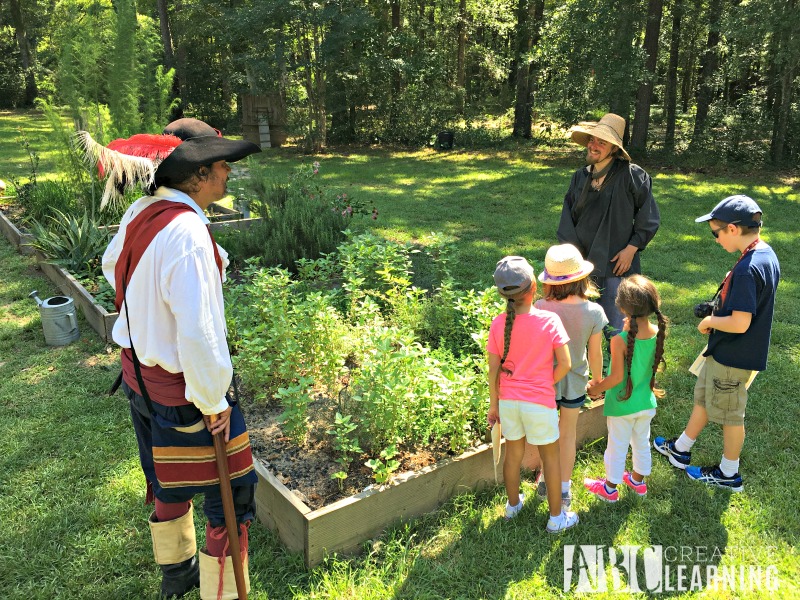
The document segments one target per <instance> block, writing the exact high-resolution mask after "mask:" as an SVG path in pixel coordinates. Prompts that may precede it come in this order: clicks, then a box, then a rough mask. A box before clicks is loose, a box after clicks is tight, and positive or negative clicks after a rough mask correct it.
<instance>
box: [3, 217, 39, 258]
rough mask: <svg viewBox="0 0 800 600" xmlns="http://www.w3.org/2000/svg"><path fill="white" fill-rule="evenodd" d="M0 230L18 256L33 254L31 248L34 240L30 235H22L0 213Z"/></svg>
mask: <svg viewBox="0 0 800 600" xmlns="http://www.w3.org/2000/svg"><path fill="white" fill-rule="evenodd" d="M0 230H2V232H3V235H4V236H5V237H6V239H7V240H8V241H9V242H11V245H12V246H14V247H15V248H16V249H17V252H19V253H20V254H33V252H34V249H33V246H31V243H33V240H34V239H35V238H34V237H33V235H32V234H30V233H22V232H21V231H20V230H19V229H18V228H17V226H16V225H14V223H12V222H11V220H10V219H9V218H8V217H7V216H6V215H5V213H3V211H0Z"/></svg>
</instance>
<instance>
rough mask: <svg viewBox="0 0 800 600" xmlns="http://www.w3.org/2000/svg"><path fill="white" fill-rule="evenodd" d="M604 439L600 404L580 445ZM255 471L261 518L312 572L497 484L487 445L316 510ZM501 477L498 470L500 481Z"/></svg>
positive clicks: (581, 422) (262, 470) (591, 411)
mask: <svg viewBox="0 0 800 600" xmlns="http://www.w3.org/2000/svg"><path fill="white" fill-rule="evenodd" d="M604 435H606V421H605V418H604V417H603V402H602V401H598V402H594V403H592V405H591V406H590V407H589V408H588V409H586V410H584V411H582V412H581V414H580V416H579V417H578V437H577V442H578V444H579V445H580V444H583V443H584V442H586V441H589V440H595V439H597V438H600V437H603V436H604ZM528 466H530V465H528ZM255 467H256V473H257V474H258V480H259V481H258V486H257V487H256V514H257V516H258V518H259V520H260V521H261V522H262V523H264V524H265V525H266V526H267V527H269V528H270V529H272V530H273V531H275V532H276V533H277V534H278V536H279V537H280V539H281V541H282V542H283V544H284V545H285V546H286V548H288V549H289V550H290V551H293V552H302V553H303V560H304V562H305V564H306V566H307V567H309V568H311V567H314V566H316V565H318V564H320V563H321V562H322V560H323V559H324V558H325V556H326V555H328V554H332V553H334V552H337V553H343V554H347V553H353V552H355V551H357V550H358V549H359V548H360V547H361V545H362V544H363V543H364V542H365V541H366V540H368V539H370V538H372V537H374V536H375V535H377V534H379V533H380V532H382V531H383V530H384V529H385V528H386V527H388V526H389V525H392V524H393V523H396V522H399V521H405V520H408V519H411V518H413V517H417V516H420V515H422V514H425V513H427V512H430V511H432V510H434V509H436V508H437V507H438V506H440V505H441V504H443V503H444V502H446V501H447V500H449V499H450V498H452V497H453V496H456V495H458V494H462V493H465V492H469V491H472V490H479V489H483V488H486V487H488V486H492V485H495V481H494V466H493V464H492V448H491V446H490V445H487V444H484V445H481V446H479V447H477V448H474V449H472V450H468V451H467V452H465V453H464V454H462V455H460V456H457V457H455V458H450V459H446V460H443V461H441V462H439V463H436V464H435V465H432V466H430V467H426V468H424V469H422V470H420V471H415V472H412V473H403V474H400V475H398V476H397V477H395V478H394V479H393V480H392V482H391V483H390V484H389V485H386V486H381V487H376V488H372V489H368V490H365V491H363V492H360V493H358V494H356V495H354V496H350V497H349V498H343V499H342V500H339V501H338V502H335V503H333V504H331V505H329V506H325V507H323V508H319V509H317V510H312V509H311V508H309V507H308V506H306V505H305V504H304V503H303V502H301V501H300V500H299V499H298V497H297V496H295V494H294V493H292V492H291V491H290V490H289V489H288V488H287V487H286V486H285V485H283V484H282V483H281V482H280V481H279V480H278V479H277V478H276V477H275V476H274V475H273V474H272V473H270V471H269V470H268V469H267V468H266V467H264V466H263V465H262V464H261V463H260V461H259V460H258V459H256V460H255ZM502 477H503V474H502V466H499V467H498V478H499V480H500V481H502Z"/></svg>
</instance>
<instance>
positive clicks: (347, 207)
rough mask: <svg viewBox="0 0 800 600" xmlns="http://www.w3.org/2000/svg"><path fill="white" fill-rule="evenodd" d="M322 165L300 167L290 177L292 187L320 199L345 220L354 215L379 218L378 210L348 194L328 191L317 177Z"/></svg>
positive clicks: (310, 196)
mask: <svg viewBox="0 0 800 600" xmlns="http://www.w3.org/2000/svg"><path fill="white" fill-rule="evenodd" d="M320 168H321V165H320V163H319V161H314V162H313V163H311V164H310V165H305V164H304V165H300V166H299V167H298V168H297V169H296V170H295V172H294V173H292V175H291V176H290V177H289V181H290V185H292V186H296V187H299V188H300V189H301V190H302V193H303V194H304V195H306V196H308V197H309V198H311V199H312V200H313V199H316V198H319V199H320V200H321V201H322V202H325V203H326V204H329V205H330V207H331V210H332V211H333V212H335V213H338V214H340V215H342V216H343V217H345V218H350V217H353V216H354V215H363V216H366V215H371V217H372V218H373V219H377V218H378V209H376V208H375V207H372V208H371V209H370V208H368V207H367V205H366V204H365V203H364V202H363V201H361V200H357V199H355V198H353V197H352V196H351V195H349V194H348V193H347V192H334V191H331V190H329V189H326V188H325V187H324V186H323V185H322V183H321V182H320V181H319V178H318V177H317V176H318V175H319V171H320Z"/></svg>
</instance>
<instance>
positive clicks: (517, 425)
mask: <svg viewBox="0 0 800 600" xmlns="http://www.w3.org/2000/svg"><path fill="white" fill-rule="evenodd" d="M500 424H501V425H502V431H503V437H504V438H506V439H507V440H510V441H514V440H519V439H522V438H523V437H524V438H525V439H527V441H528V443H529V444H533V445H534V446H546V445H547V444H552V443H553V442H555V441H556V440H558V411H557V410H556V409H555V408H548V407H547V406H542V405H541V404H536V403H534V402H525V401H523V400H500Z"/></svg>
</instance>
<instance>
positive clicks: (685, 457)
mask: <svg viewBox="0 0 800 600" xmlns="http://www.w3.org/2000/svg"><path fill="white" fill-rule="evenodd" d="M677 439H678V438H672V439H671V440H665V439H664V438H663V437H661V436H658V437H657V438H655V439H654V440H653V448H655V449H656V450H658V451H659V453H661V454H663V455H664V456H666V457H667V458H668V459H669V462H670V464H671V465H672V466H673V467H675V468H676V469H681V470H684V469H686V467H688V466H689V463H690V462H691V461H692V453H691V452H680V451H679V450H678V449H677V448H675V442H676V441H677Z"/></svg>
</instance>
